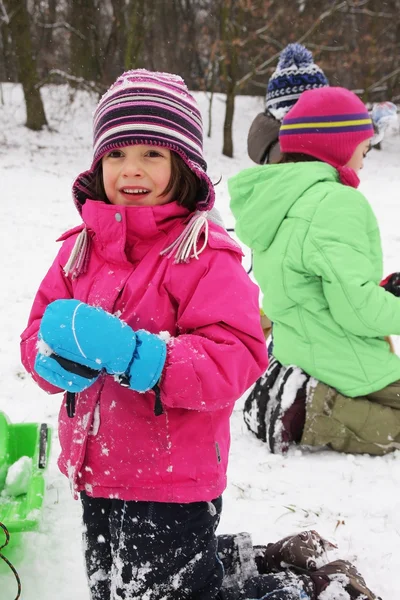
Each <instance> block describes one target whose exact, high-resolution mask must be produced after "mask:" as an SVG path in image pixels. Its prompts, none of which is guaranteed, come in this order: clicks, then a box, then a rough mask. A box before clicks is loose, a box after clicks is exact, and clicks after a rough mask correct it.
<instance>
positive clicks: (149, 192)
mask: <svg viewBox="0 0 400 600" xmlns="http://www.w3.org/2000/svg"><path fill="white" fill-rule="evenodd" d="M102 167H103V183H104V190H105V192H106V196H107V198H108V199H109V201H110V202H111V204H118V205H123V206H156V205H159V204H167V203H168V202H170V201H171V200H172V194H173V191H172V190H171V191H170V192H168V194H167V195H163V193H164V190H165V189H166V187H167V185H168V183H169V180H170V177H171V152H170V151H169V150H167V149H166V148H159V147H158V146H146V145H144V144H136V145H134V146H125V147H124V148H119V149H117V150H111V152H109V153H108V154H106V155H105V156H104V157H103V159H102Z"/></svg>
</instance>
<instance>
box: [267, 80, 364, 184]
mask: <svg viewBox="0 0 400 600" xmlns="http://www.w3.org/2000/svg"><path fill="white" fill-rule="evenodd" d="M373 135H374V129H373V125H372V120H371V117H370V115H369V114H368V110H367V108H366V106H365V105H364V104H363V102H362V101H361V100H360V98H358V96H356V95H355V94H354V93H353V92H350V91H349V90H347V89H345V88H341V87H326V88H322V89H316V90H310V91H308V92H304V93H303V94H302V95H301V96H300V98H299V100H298V101H297V102H296V104H295V105H294V106H293V108H292V109H291V110H290V111H289V112H288V113H287V115H286V116H285V117H284V119H283V121H282V125H281V128H280V131H279V143H280V147H281V151H282V152H286V153H289V152H290V153H292V152H293V153H298V154H307V155H309V156H313V157H315V158H317V159H319V160H322V161H323V162H326V163H328V164H329V165H331V166H332V167H334V168H335V169H337V170H338V172H339V177H340V179H341V181H342V183H344V184H345V185H350V186H351V187H355V188H356V187H358V185H359V183H360V180H359V179H358V176H357V174H356V172H355V171H354V170H353V169H351V168H350V167H346V165H347V163H348V162H349V160H350V158H351V157H352V156H353V154H354V151H355V150H356V148H357V146H358V145H359V144H360V143H361V142H363V141H364V140H367V139H369V138H372V137H373Z"/></svg>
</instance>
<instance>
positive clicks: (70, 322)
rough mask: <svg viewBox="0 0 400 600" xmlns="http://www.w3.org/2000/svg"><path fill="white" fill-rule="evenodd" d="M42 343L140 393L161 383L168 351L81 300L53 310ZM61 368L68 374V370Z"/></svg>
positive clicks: (153, 338)
mask: <svg viewBox="0 0 400 600" xmlns="http://www.w3.org/2000/svg"><path fill="white" fill-rule="evenodd" d="M39 339H40V340H43V342H45V344H47V346H49V347H50V348H51V350H52V351H53V352H54V354H56V355H57V356H59V357H62V358H64V359H67V360H68V361H72V362H73V363H75V364H76V363H78V364H80V365H83V366H85V367H88V368H89V369H92V370H93V371H101V370H103V369H104V370H105V371H106V372H107V373H109V374H110V375H120V376H123V379H124V382H125V383H126V385H128V386H129V387H130V388H132V389H134V390H136V391H140V392H144V391H146V390H149V389H151V388H152V387H153V386H154V385H155V384H156V383H157V381H158V380H159V378H160V376H161V372H162V369H163V367H164V363H165V358H166V345H165V342H164V341H163V340H162V339H161V338H160V337H159V336H157V335H154V334H151V333H148V332H147V331H144V330H140V331H137V332H135V331H133V329H132V328H131V327H129V325H127V324H126V323H124V322H123V321H121V320H120V319H118V317H115V316H113V315H111V314H110V313H108V312H106V311H105V310H103V309H102V308H95V307H93V306H89V305H88V304H85V303H84V302H79V301H78V300H56V301H55V302H52V303H51V304H49V306H48V307H47V308H46V311H45V313H44V315H43V317H42V321H41V325H40V330H39ZM39 354H40V351H39ZM40 360H41V359H40ZM37 362H38V361H37ZM63 367H65V368H66V369H67V370H68V366H67V365H66V364H64V365H63Z"/></svg>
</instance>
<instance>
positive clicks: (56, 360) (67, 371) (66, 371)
mask: <svg viewBox="0 0 400 600" xmlns="http://www.w3.org/2000/svg"><path fill="white" fill-rule="evenodd" d="M35 371H36V373H37V374H38V375H40V377H42V379H45V380H46V381H48V382H49V383H51V384H52V385H55V386H56V387H59V388H61V389H62V390H66V391H67V392H73V393H78V392H83V390H85V389H86V388H88V387H90V386H91V385H92V384H93V383H94V382H95V381H96V379H97V378H98V376H99V371H98V370H97V371H94V370H93V369H89V367H85V366H83V365H80V364H79V363H76V362H73V361H71V360H67V359H65V358H62V357H61V356H58V355H57V354H54V352H53V351H52V350H51V348H49V346H47V344H45V343H44V342H39V352H38V353H37V355H36V360H35Z"/></svg>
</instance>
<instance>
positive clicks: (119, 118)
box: [73, 69, 215, 210]
mask: <svg viewBox="0 0 400 600" xmlns="http://www.w3.org/2000/svg"><path fill="white" fill-rule="evenodd" d="M133 144H146V145H154V146H163V147H165V148H168V149H169V150H172V151H173V152H176V153H177V154H178V155H179V156H180V157H181V158H182V159H183V160H184V162H185V163H186V164H187V166H188V167H189V168H190V169H191V171H193V172H194V173H195V175H196V176H197V177H198V178H199V179H200V180H201V182H202V184H203V185H202V193H201V195H200V197H199V199H198V202H197V209H198V210H209V209H211V208H212V206H213V204H214V199H215V193H214V186H213V184H212V182H211V181H210V178H209V177H208V175H207V173H206V169H207V163H206V161H205V160H204V156H203V123H202V118H201V114H200V111H199V108H198V106H197V103H196V100H195V99H194V98H193V96H192V95H191V94H190V93H189V91H188V89H187V87H186V84H185V82H184V81H183V79H182V78H181V77H179V76H178V75H173V74H171V73H158V72H152V71H147V70H146V69H136V70H131V71H126V72H125V73H123V74H122V75H121V76H120V77H119V78H118V79H117V80H116V81H115V83H114V84H113V85H112V86H111V87H110V88H109V90H108V91H107V92H106V93H105V94H104V96H103V97H102V98H101V100H100V102H99V104H98V105H97V108H96V110H95V113H94V118H93V162H92V165H91V168H90V170H89V171H86V172H85V173H82V174H81V175H79V176H78V178H77V179H76V181H75V183H74V185H73V194H74V198H75V201H76V203H77V205H78V208H80V206H82V204H83V203H84V202H85V200H86V199H87V198H88V189H89V186H90V183H91V181H92V178H93V172H94V169H95V168H96V167H97V165H98V164H99V162H100V161H101V159H102V158H103V156H104V155H105V154H107V153H108V152H110V151H111V150H113V149H115V148H121V147H123V146H130V145H133Z"/></svg>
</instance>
